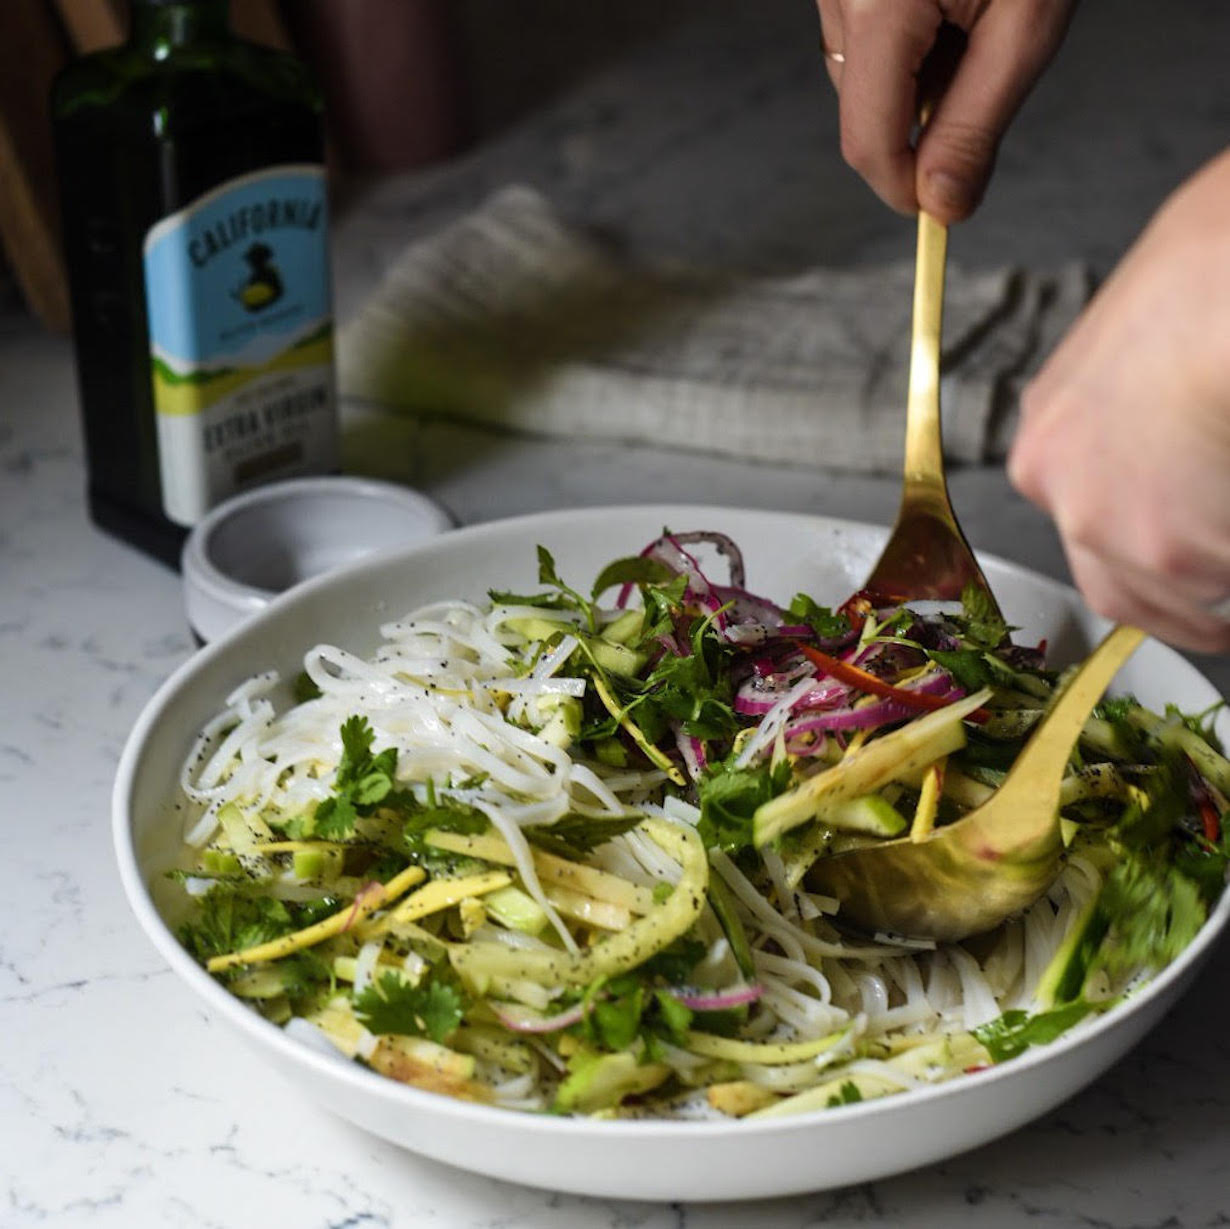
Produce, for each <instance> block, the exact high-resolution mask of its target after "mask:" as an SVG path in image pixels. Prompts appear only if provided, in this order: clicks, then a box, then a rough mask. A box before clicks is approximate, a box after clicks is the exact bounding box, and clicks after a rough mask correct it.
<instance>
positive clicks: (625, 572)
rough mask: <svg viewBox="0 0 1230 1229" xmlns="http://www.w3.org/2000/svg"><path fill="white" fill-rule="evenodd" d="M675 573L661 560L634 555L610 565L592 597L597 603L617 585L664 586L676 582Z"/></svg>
mask: <svg viewBox="0 0 1230 1229" xmlns="http://www.w3.org/2000/svg"><path fill="white" fill-rule="evenodd" d="M675 576H676V573H675V572H672V571H671V569H670V568H668V567H667V566H666V564H665V563H663V562H662V561H661V560H660V559H652V558H650V557H649V556H647V555H632V556H630V557H628V558H626V559H616V560H614V562H612V563H608V564H607V565H606V567H604V568H603V569H602V571H601V572H599V573H598V576H597V579H596V580H595V581H594V586H593V588H592V589H591V590H590V595H591V596H592V597H593V598H594V600H595V601H596V600H597V599H598V598H599V597H600V596H601V595H602V594H603V593H605V592H606V591H607V590H608V589H611V588H613V587H614V586H616V585H662V584H669V583H670V581H672V580H674V579H675Z"/></svg>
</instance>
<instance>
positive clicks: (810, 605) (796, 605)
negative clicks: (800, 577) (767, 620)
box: [786, 593, 851, 640]
mask: <svg viewBox="0 0 1230 1229" xmlns="http://www.w3.org/2000/svg"><path fill="white" fill-rule="evenodd" d="M786 613H787V614H788V615H790V617H791V618H792V619H794V620H796V621H797V622H799V623H806V624H807V626H808V627H810V628H811V629H812V631H814V632H815V633H816V635H817V636H819V637H820V639H821V640H836V639H838V638H839V637H841V636H845V635H848V634H849V632H850V630H851V629H850V620H849V619H848V618H847V617H846V616H845V615H844V614H841V613H839V612H837V611H834V610H832V609H831V608H830V607H828V606H820V605H818V604H817V603H816V602H815V601H814V600H813V599H812V598H810V597H808V596H807V594H806V593H796V594H795V595H794V597H792V598H791V599H790V605H789V606H787V607H786Z"/></svg>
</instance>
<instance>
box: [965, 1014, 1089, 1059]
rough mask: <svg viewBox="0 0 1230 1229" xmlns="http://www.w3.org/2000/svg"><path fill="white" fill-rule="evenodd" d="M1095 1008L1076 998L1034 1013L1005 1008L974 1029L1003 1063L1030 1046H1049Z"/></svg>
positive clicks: (993, 1055) (988, 1048)
mask: <svg viewBox="0 0 1230 1229" xmlns="http://www.w3.org/2000/svg"><path fill="white" fill-rule="evenodd" d="M1092 1010H1093V1005H1092V1004H1091V1003H1087V1002H1085V1000H1084V999H1076V1000H1074V1001H1073V1002H1071V1003H1065V1004H1064V1005H1063V1006H1062V1007H1055V1008H1052V1009H1051V1010H1050V1011H1041V1012H1038V1013H1037V1014H1035V1015H1030V1014H1029V1012H1027V1011H1021V1010H1013V1011H1006V1012H1004V1014H1003V1015H1002V1016H996V1018H995V1019H994V1020H988V1021H987V1023H986V1024H980V1025H979V1026H978V1027H977V1028H975V1029H972V1030H971V1031H972V1032H973V1034H974V1036H975V1037H977V1038H978V1040H979V1041H980V1042H982V1044H983V1045H984V1046H985V1047H986V1048H987V1051H988V1053H989V1054H990V1055H991V1058H992V1059H993V1060H994V1061H995V1062H997V1063H1002V1062H1005V1061H1007V1060H1008V1059H1010V1058H1016V1057H1017V1055H1018V1054H1023V1053H1024V1052H1025V1051H1026V1050H1027V1049H1029V1047H1030V1046H1037V1045H1047V1044H1048V1043H1049V1042H1052V1041H1054V1040H1055V1039H1056V1038H1057V1037H1060V1036H1062V1035H1063V1034H1064V1033H1066V1032H1067V1031H1068V1029H1070V1028H1071V1027H1072V1026H1073V1025H1074V1024H1077V1023H1079V1022H1080V1021H1081V1020H1083V1019H1084V1018H1085V1017H1086V1016H1087V1015H1088V1014H1089V1013H1090V1012H1091V1011H1092Z"/></svg>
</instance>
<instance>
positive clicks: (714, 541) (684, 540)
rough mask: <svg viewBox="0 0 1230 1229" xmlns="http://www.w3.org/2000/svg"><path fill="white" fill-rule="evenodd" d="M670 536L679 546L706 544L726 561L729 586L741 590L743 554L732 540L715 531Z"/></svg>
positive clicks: (743, 574)
mask: <svg viewBox="0 0 1230 1229" xmlns="http://www.w3.org/2000/svg"><path fill="white" fill-rule="evenodd" d="M672 536H673V537H674V539H675V541H676V542H679V543H681V544H690V543H692V542H708V543H709V545H710V546H712V547H713V548H714V549H715V550H716V551H717V553H718V554H719V555H721V556H722V558H723V559H725V560H726V566H727V567H728V568H729V569H730V583H731V585H732V586H734V587H735V588H737V589H742V588H743V585H744V576H745V572H744V567H743V552H742V551H741V550H740V549H739V547H738V546H737V545H736V543H735V541H734V539H733V538H729V537H727V536H726V534H724V533H718V532H717V531H716V530H704V529H700V530H694V531H692V532H691V533H677V534H673V535H672Z"/></svg>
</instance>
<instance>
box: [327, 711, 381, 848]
mask: <svg viewBox="0 0 1230 1229" xmlns="http://www.w3.org/2000/svg"><path fill="white" fill-rule="evenodd" d="M341 738H342V758H341V759H340V761H339V762H338V766H337V778H336V780H335V783H334V793H333V795H332V796H331V797H329V798H326V799H325V800H324V801H323V802H322V803H321V804H320V805H319V806H318V807H317V808H316V813H315V815H314V816H313V817H312V833H313V835H315V836H319V837H322V838H323V839H324V840H327V841H344V840H346V839H347V838H348V837H350V836H353V835H354V828H355V823H356V821H357V820H358V818H359V816H360V815H362V814H365V813H366V812H368V811H370V810H371V808H372V807H374V806H375V805H376V804H377V803H379V802H381V801H383V800H384V799H385V798H386V797H387V796H388V794H389V792H390V791H391V790H392V789H393V784H394V776H395V774H396V772H397V748H396V747H386V748H385V749H384V750H383V751H381V752H380V753H379V754H378V755H373V754H372V744H373V742H374V741H375V733H374V731H373V730H372V727H371V723H370V722H369V721H368V720H367V718H366V717H361V716H355V717H347V718H346V720H345V721H343V722H342V726H341Z"/></svg>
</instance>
